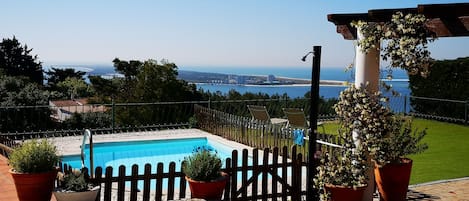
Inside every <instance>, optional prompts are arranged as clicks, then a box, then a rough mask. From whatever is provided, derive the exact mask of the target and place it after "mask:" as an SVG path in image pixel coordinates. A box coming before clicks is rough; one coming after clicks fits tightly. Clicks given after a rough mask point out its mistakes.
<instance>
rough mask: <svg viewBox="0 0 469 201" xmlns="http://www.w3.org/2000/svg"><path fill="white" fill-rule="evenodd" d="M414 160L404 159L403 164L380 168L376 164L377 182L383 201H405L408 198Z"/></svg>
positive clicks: (391, 164) (392, 164)
mask: <svg viewBox="0 0 469 201" xmlns="http://www.w3.org/2000/svg"><path fill="white" fill-rule="evenodd" d="M411 169H412V160H410V159H408V158H402V159H401V163H390V164H386V165H385V166H383V167H381V168H379V167H378V166H377V165H376V164H375V181H376V184H377V186H378V191H379V197H380V200H381V201H401V200H402V201H404V200H406V197H407V188H408V186H409V180H410V172H411Z"/></svg>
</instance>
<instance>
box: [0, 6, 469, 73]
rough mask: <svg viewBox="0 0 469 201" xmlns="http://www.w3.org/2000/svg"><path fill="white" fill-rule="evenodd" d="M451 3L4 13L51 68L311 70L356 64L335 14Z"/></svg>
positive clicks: (446, 44)
mask: <svg viewBox="0 0 469 201" xmlns="http://www.w3.org/2000/svg"><path fill="white" fill-rule="evenodd" d="M456 2H464V1H456V0H453V1H445V0H425V1H423V0H413V1H406V0H392V1H378V0H361V1H351V0H316V1H314V0H295V1H287V0H283V1H281V0H237V1H221V0H166V1H162V0H147V1H145V0H140V1H130V0H127V1H124V0H100V1H94V0H93V1H92V0H80V1H61V0H56V1H49V0H44V1H32V0H31V1H26V0H24V1H21V0H16V1H7V0H1V1H0V3H1V4H0V5H2V6H1V7H0V37H1V38H11V37H12V36H13V35H14V36H16V37H17V38H18V39H19V40H20V42H22V43H23V44H27V45H28V46H29V47H32V48H33V54H37V55H38V57H39V60H40V61H42V62H43V63H44V64H45V65H54V64H101V65H111V61H112V60H113V59H114V58H115V57H119V58H121V59H139V60H146V59H157V60H160V59H168V60H169V61H171V62H175V63H176V64H177V65H179V66H213V67H224V66H230V67H252V66H272V67H287V66H299V67H301V66H304V67H309V66H310V65H311V64H310V62H307V63H303V62H301V61H300V58H301V57H302V56H303V55H304V53H306V52H308V51H309V50H310V49H311V48H312V46H313V45H321V46H322V66H324V67H345V66H347V65H348V64H349V63H351V62H353V58H354V47H353V41H348V40H344V39H343V38H342V36H341V35H339V34H337V33H336V29H335V26H334V25H333V24H332V23H330V22H328V21H327V17H326V16H327V14H331V13H358V12H367V11H368V10H369V9H382V8H403V7H416V6H417V5H418V4H431V3H456ZM467 47H469V38H468V37H462V38H443V39H439V40H437V41H436V42H434V44H432V45H431V46H430V48H431V51H432V55H433V57H434V58H437V59H451V58H456V57H462V56H468V51H467V50H468V49H467Z"/></svg>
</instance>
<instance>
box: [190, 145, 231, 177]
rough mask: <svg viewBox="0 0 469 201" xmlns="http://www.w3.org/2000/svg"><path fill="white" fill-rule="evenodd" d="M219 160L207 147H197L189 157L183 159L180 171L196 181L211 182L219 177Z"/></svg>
mask: <svg viewBox="0 0 469 201" xmlns="http://www.w3.org/2000/svg"><path fill="white" fill-rule="evenodd" d="M221 166H222V164H221V159H220V157H219V156H218V155H217V153H216V152H213V151H212V150H211V149H210V148H207V147H198V148H197V149H196V150H195V151H194V152H193V153H192V155H191V156H188V157H185V158H184V161H183V166H182V171H183V172H184V174H186V176H187V177H189V178H191V179H193V180H196V181H212V180H216V179H217V178H219V177H220V171H221Z"/></svg>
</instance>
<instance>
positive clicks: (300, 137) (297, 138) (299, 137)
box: [293, 129, 305, 146]
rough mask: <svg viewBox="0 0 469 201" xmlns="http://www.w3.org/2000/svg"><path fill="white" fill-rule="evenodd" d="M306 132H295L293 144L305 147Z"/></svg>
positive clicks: (300, 130) (299, 130) (297, 130)
mask: <svg viewBox="0 0 469 201" xmlns="http://www.w3.org/2000/svg"><path fill="white" fill-rule="evenodd" d="M304 136H305V131H304V130H303V129H295V130H293V142H294V143H295V144H297V145H300V146H303V144H304V142H305V140H304Z"/></svg>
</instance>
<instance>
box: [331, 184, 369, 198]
mask: <svg viewBox="0 0 469 201" xmlns="http://www.w3.org/2000/svg"><path fill="white" fill-rule="evenodd" d="M324 188H325V189H326V191H327V192H329V193H330V194H331V201H361V200H362V198H363V193H364V192H365V189H366V186H363V187H358V188H356V189H353V188H350V187H343V186H335V185H331V184H326V185H325V186H324Z"/></svg>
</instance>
